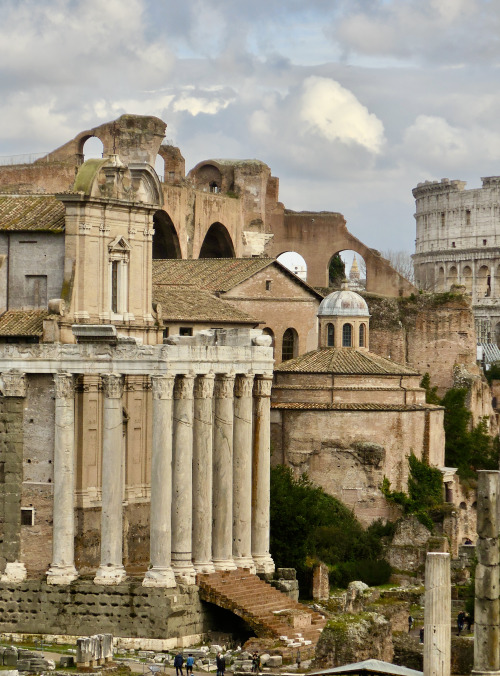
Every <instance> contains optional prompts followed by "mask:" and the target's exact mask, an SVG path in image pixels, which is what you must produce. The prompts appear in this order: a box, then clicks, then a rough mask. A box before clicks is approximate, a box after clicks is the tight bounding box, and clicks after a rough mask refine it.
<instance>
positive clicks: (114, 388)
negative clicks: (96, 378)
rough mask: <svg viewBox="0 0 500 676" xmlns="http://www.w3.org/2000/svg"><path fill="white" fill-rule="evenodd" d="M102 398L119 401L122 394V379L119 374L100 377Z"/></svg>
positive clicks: (106, 374) (107, 374)
mask: <svg viewBox="0 0 500 676" xmlns="http://www.w3.org/2000/svg"><path fill="white" fill-rule="evenodd" d="M101 378H102V385H103V388H104V396H105V397H106V398H107V399H121V398H122V394H123V378H122V377H121V375H120V374H119V373H105V374H104V375H102V376H101Z"/></svg>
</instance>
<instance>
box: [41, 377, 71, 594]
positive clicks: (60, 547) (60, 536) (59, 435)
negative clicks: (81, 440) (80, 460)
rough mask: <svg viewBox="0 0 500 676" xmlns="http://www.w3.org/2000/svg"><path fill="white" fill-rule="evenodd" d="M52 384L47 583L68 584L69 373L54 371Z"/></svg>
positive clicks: (69, 548) (69, 502)
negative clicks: (51, 487) (51, 492)
mask: <svg viewBox="0 0 500 676" xmlns="http://www.w3.org/2000/svg"><path fill="white" fill-rule="evenodd" d="M54 384H55V395H56V399H55V429H54V506H53V517H52V523H53V534H52V563H51V565H50V568H49V570H48V571H47V582H48V583H49V584H69V583H70V582H72V581H73V580H75V579H76V578H77V577H78V573H77V572H76V568H75V512H74V490H75V389H74V382H73V376H72V375H71V373H58V374H56V375H55V376H54Z"/></svg>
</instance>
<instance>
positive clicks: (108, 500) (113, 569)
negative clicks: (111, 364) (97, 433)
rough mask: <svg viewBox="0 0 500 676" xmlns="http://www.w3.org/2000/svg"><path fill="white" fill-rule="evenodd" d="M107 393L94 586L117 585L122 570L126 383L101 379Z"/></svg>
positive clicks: (109, 377)
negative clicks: (99, 537) (99, 550)
mask: <svg viewBox="0 0 500 676" xmlns="http://www.w3.org/2000/svg"><path fill="white" fill-rule="evenodd" d="M102 382H103V389H104V406H103V434H102V511H101V564H100V566H99V569H98V570H97V573H96V576H95V578H94V582H95V583H96V584H107V585H110V584H118V583H119V582H121V581H122V580H123V579H125V576H126V573H125V568H124V567H123V557H122V550H123V409H122V394H123V380H122V377H121V376H120V375H119V374H117V373H109V374H106V375H104V376H102Z"/></svg>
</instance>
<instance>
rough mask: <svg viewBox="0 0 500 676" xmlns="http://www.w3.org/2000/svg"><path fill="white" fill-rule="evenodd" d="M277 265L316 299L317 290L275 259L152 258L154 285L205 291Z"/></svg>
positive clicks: (222, 287) (223, 288) (222, 288)
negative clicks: (185, 287) (192, 287)
mask: <svg viewBox="0 0 500 676" xmlns="http://www.w3.org/2000/svg"><path fill="white" fill-rule="evenodd" d="M269 265H276V266H277V267H279V268H280V269H281V270H283V272H284V274H286V275H289V276H290V277H292V278H293V279H294V281H296V282H297V283H298V284H300V286H302V287H304V288H306V289H308V291H310V293H311V294H312V295H314V296H315V297H317V298H318V299H320V298H322V296H321V294H319V293H318V292H317V291H316V289H313V287H312V286H309V284H307V282H304V281H303V280H302V279H300V277H297V275H295V274H294V273H293V272H290V270H288V269H287V268H285V267H284V266H283V265H281V263H280V262H279V261H277V260H276V259H275V258H198V259H195V260H175V259H161V260H154V261H153V284H176V285H177V284H183V285H188V286H195V287H197V288H198V289H206V290H208V291H213V292H216V291H220V292H222V293H225V292H226V291H230V290H231V289H233V288H234V287H235V286H237V285H238V284H241V282H244V281H245V280H246V279H249V278H250V277H252V275H255V274H256V273H257V272H260V271H261V270H264V268H267V267H268V266H269Z"/></svg>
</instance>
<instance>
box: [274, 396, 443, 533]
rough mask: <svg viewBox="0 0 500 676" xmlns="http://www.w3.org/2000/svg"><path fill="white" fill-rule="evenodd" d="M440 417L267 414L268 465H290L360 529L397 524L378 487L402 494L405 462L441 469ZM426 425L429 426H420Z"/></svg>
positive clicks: (397, 413)
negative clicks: (350, 512) (387, 484)
mask: <svg viewBox="0 0 500 676" xmlns="http://www.w3.org/2000/svg"><path fill="white" fill-rule="evenodd" d="M442 416H443V412H442V410H440V409H436V410H433V411H430V410H428V411H425V410H411V411H408V410H405V411H402V410H401V411H388V410H386V411H356V410H351V411H342V410H336V411H324V410H283V409H281V410H280V409H279V408H273V410H272V417H271V435H272V443H273V456H272V462H274V463H285V464H288V465H291V466H292V467H293V469H294V471H295V472H296V473H297V475H299V474H301V473H302V472H307V474H308V475H309V477H310V478H311V480H312V481H313V482H314V483H316V484H318V485H319V486H321V487H322V488H324V490H325V491H327V492H328V493H330V494H331V495H334V496H335V497H336V498H338V499H339V500H342V502H344V503H345V504H347V505H348V506H350V507H352V508H353V509H354V511H355V513H356V516H357V517H358V518H359V519H360V520H361V521H362V522H363V523H371V522H372V521H374V520H375V519H377V518H391V519H393V518H397V510H395V509H394V508H393V507H392V506H391V505H389V504H388V503H387V501H386V500H385V498H384V497H383V495H382V493H381V492H380V489H379V486H380V484H381V483H382V480H383V478H384V476H386V477H387V478H388V479H389V480H390V481H391V485H392V488H393V489H395V490H406V487H407V482H408V471H409V470H408V459H407V456H408V455H409V454H410V452H413V453H414V454H415V455H416V456H417V458H422V457H424V456H427V457H428V458H429V462H430V463H431V464H438V465H439V466H441V465H442V462H443V459H442V458H441V457H437V455H438V454H439V455H441V452H440V451H441V449H442V448H443V447H444V445H443V442H444V440H443V437H442ZM426 417H427V420H428V421H429V420H430V424H429V422H428V423H426Z"/></svg>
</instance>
